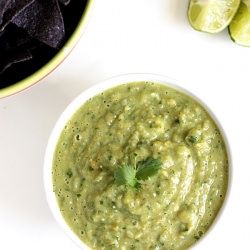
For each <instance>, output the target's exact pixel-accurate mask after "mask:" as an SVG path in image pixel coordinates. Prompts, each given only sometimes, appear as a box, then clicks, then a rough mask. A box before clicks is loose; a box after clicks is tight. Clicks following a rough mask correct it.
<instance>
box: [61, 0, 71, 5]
mask: <svg viewBox="0 0 250 250" xmlns="http://www.w3.org/2000/svg"><path fill="white" fill-rule="evenodd" d="M59 2H60V3H62V4H63V5H68V4H69V3H70V0H59Z"/></svg>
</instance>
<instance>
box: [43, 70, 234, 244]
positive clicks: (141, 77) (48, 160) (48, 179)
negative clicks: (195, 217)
mask: <svg viewBox="0 0 250 250" xmlns="http://www.w3.org/2000/svg"><path fill="white" fill-rule="evenodd" d="M136 81H137V82H138V81H153V82H157V83H162V84H166V85H167V86H169V87H172V88H174V89H176V90H178V91H180V92H183V93H185V94H187V95H188V96H190V97H191V98H193V99H194V100H196V101H197V102H198V103H200V104H201V106H203V107H204V108H205V109H206V111H207V112H208V113H209V115H210V116H211V117H212V119H213V120H214V121H215V123H216V125H217V127H218V128H219V130H220V132H221V134H222V137H223V139H224V142H225V145H226V149H227V154H228V161H229V168H230V169H229V180H228V190H227V194H226V197H225V199H224V202H223V205H222V208H221V209H220V211H219V213H218V215H217V217H216V220H215V221H214V222H213V223H212V226H210V228H209V230H208V231H207V232H206V233H205V237H202V239H201V240H199V241H198V242H197V243H196V244H194V245H193V246H192V249H198V247H202V244H206V242H204V241H203V240H204V238H207V235H209V234H208V232H210V231H211V230H212V228H213V226H214V225H215V224H216V223H215V222H217V221H218V219H219V217H220V215H221V213H222V210H223V209H224V207H225V204H226V200H227V199H228V195H229V188H230V186H231V185H230V184H231V176H232V164H231V162H232V161H231V158H230V157H231V154H230V150H229V145H228V141H227V139H226V135H225V133H224V131H223V128H222V126H221V125H220V122H219V120H218V119H217V118H216V117H215V115H214V114H213V112H212V111H211V110H210V109H209V108H208V107H207V105H206V104H205V103H203V102H202V100H200V99H199V98H197V97H196V96H195V95H193V94H192V93H190V92H189V91H187V90H186V89H184V88H182V87H180V86H179V85H178V82H177V81H176V80H174V79H170V78H168V77H165V76H160V75H154V74H128V75H121V76H118V77H114V78H111V79H108V80H106V81H103V82H101V83H99V84H97V85H94V86H92V87H90V88H89V89H87V90H86V91H84V92H83V93H82V94H80V95H79V96H78V97H77V98H76V99H75V100H73V101H72V102H71V103H70V104H69V105H68V107H67V108H66V109H65V111H64V112H63V113H62V115H61V116H60V118H59V119H58V121H57V123H56V125H55V127H54V129H53V131H52V133H51V136H50V138H49V141H48V145H47V149H46V154H45V162H44V187H45V193H46V197H47V201H48V204H49V207H50V209H51V211H52V213H53V215H54V217H55V219H56V221H57V222H58V223H59V225H60V226H61V227H62V228H63V230H64V231H65V232H66V234H67V235H68V236H69V237H70V238H71V239H72V240H73V241H74V242H75V243H76V244H77V245H78V246H80V247H81V248H82V249H89V248H88V247H87V246H86V245H85V244H84V243H83V242H82V241H81V240H80V239H79V238H78V237H77V236H76V235H75V233H74V232H73V231H72V230H71V229H70V228H69V226H68V225H67V223H66V222H65V220H64V219H63V217H62V215H61V212H60V210H59V207H58V204H57V201H56V197H55V194H54V192H53V185H52V174H51V170H52V161H53V155H54V150H55V147H56V144H57V141H58V138H59V136H60V134H61V131H62V130H63V128H64V126H65V124H66V123H67V121H68V120H69V119H70V118H71V116H72V115H73V114H74V113H75V112H76V111H77V110H78V109H79V108H80V107H81V106H82V105H83V104H84V103H85V102H86V101H87V100H88V99H89V98H90V97H93V96H95V95H96V94H98V93H101V92H103V91H105V90H107V89H109V88H111V87H114V86H117V85H120V84H123V83H128V82H136ZM200 244H201V245H200Z"/></svg>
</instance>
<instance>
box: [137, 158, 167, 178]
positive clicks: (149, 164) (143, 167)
mask: <svg viewBox="0 0 250 250" xmlns="http://www.w3.org/2000/svg"><path fill="white" fill-rule="evenodd" d="M161 166H162V163H161V160H160V159H154V158H152V157H149V158H147V159H146V160H143V161H142V162H140V163H139V164H138V169H137V173H136V178H137V179H138V180H147V179H149V178H150V177H152V176H154V175H156V174H157V173H158V171H159V169H161Z"/></svg>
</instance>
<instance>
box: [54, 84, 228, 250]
mask: <svg viewBox="0 0 250 250" xmlns="http://www.w3.org/2000/svg"><path fill="white" fill-rule="evenodd" d="M149 157H151V158H153V159H160V160H161V162H162V167H161V169H160V170H159V171H158V173H157V175H155V176H153V177H152V178H149V179H148V180H145V181H143V182H142V183H141V185H140V188H133V187H130V186H128V185H119V186H118V185H116V182H115V178H114V172H115V171H116V170H117V169H119V168H120V167H121V166H124V165H126V164H133V162H134V161H136V163H140V162H142V161H143V160H145V159H147V158H149ZM228 171H229V166H228V156H227V151H226V147H225V143H224V141H223V137H222V135H221V133H220V130H219V128H218V127H217V126H216V124H215V122H214V120H213V119H212V118H211V116H210V115H209V114H208V113H207V111H206V110H205V109H204V108H203V107H202V106H201V105H200V104H199V103H197V102H196V101H195V100H194V99H192V98H191V97H189V96H187V95H186V94H184V93H182V92H180V91H177V90H175V89H173V88H171V87H168V86H166V85H163V84H159V83H155V82H131V83H127V84H123V85H119V86H117V87H114V88H111V89H109V90H106V91H105V92H103V93H100V94H98V95H96V96H94V97H93V98H91V99H89V100H88V101H87V102H86V103H84V104H83V105H82V106H81V107H80V108H79V110H77V111H76V113H75V114H74V115H73V116H72V118H71V119H70V120H69V121H68V122H67V124H66V125H65V127H64V129H63V131H62V133H61V135H60V138H59V140H58V144H57V147H56V150H55V153H54V161H53V172H52V178H53V186H54V192H55V195H56V199H57V202H58V205H59V207H60V210H61V213H62V215H63V217H64V219H65V220H66V222H67V223H68V225H69V227H70V228H71V229H72V230H73V231H74V232H75V234H77V235H78V237H79V238H80V239H81V240H82V241H83V242H84V243H85V244H87V245H88V246H89V247H90V248H91V249H126V250H127V249H138V250H145V249H154V250H159V249H166V250H177V249H178V250H185V249H187V248H189V247H190V246H191V245H193V244H194V243H195V242H197V241H198V240H199V239H200V238H201V237H202V236H203V235H204V234H205V233H206V232H207V230H208V229H209V227H210V226H211V224H212V223H213V221H214V219H215V217H216V215H217V214H218V212H219V210H220V208H221V206H222V204H223V201H224V199H225V195H226V192H227V186H228Z"/></svg>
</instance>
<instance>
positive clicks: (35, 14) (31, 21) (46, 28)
mask: <svg viewBox="0 0 250 250" xmlns="http://www.w3.org/2000/svg"><path fill="white" fill-rule="evenodd" d="M51 13H53V15H52V14H51ZM12 23H14V24H15V25H17V26H18V27H20V28H22V29H24V30H26V32H27V33H28V34H29V35H30V36H31V37H33V38H35V39H37V40H39V41H41V42H43V43H45V44H47V45H49V46H50V47H53V48H59V47H60V45H61V44H62V43H63V40H64V37H65V28H64V22H63V17H62V14H61V11H60V8H59V5H58V2H57V1H56V0H37V1H34V2H33V3H31V4H30V5H29V6H28V7H26V8H25V9H24V10H22V11H21V12H20V13H19V15H17V16H16V17H15V18H14V19H13V20H12Z"/></svg>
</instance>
